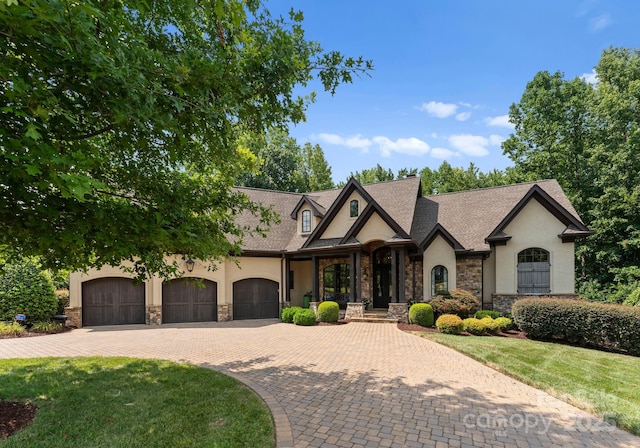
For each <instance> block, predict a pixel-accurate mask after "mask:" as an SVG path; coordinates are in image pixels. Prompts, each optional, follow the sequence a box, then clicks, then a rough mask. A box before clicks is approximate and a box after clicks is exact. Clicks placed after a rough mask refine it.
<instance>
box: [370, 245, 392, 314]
mask: <svg viewBox="0 0 640 448" xmlns="http://www.w3.org/2000/svg"><path fill="white" fill-rule="evenodd" d="M389 302H391V251H390V250H389V249H388V248H386V247H381V248H380V249H378V250H376V251H375V252H374V253H373V307H374V308H388V307H389Z"/></svg>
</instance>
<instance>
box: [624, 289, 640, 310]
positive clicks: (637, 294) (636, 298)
mask: <svg viewBox="0 0 640 448" xmlns="http://www.w3.org/2000/svg"><path fill="white" fill-rule="evenodd" d="M624 304H625V305H631V306H640V287H638V288H636V289H635V290H634V291H633V292H632V293H631V294H629V297H627V300H625V301H624Z"/></svg>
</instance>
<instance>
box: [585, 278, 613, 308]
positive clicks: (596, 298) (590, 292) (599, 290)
mask: <svg viewBox="0 0 640 448" xmlns="http://www.w3.org/2000/svg"><path fill="white" fill-rule="evenodd" d="M578 294H579V295H580V297H582V298H583V299H585V300H589V301H590V302H606V300H607V295H608V294H607V292H606V291H604V290H603V287H602V285H601V284H600V282H599V281H598V280H596V279H594V278H592V279H588V280H584V281H580V282H579V284H578Z"/></svg>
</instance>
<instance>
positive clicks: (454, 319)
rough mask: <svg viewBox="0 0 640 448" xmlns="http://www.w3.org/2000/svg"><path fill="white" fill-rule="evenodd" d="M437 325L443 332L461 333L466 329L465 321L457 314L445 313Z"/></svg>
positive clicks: (439, 318)
mask: <svg viewBox="0 0 640 448" xmlns="http://www.w3.org/2000/svg"><path fill="white" fill-rule="evenodd" d="M436 327H437V328H438V330H440V332H441V333H445V334H460V333H462V330H463V329H464V322H463V321H462V319H461V318H460V316H457V315H455V314H443V315H442V316H440V317H438V320H436Z"/></svg>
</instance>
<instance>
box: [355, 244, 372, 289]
mask: <svg viewBox="0 0 640 448" xmlns="http://www.w3.org/2000/svg"><path fill="white" fill-rule="evenodd" d="M372 269H373V267H372V266H371V256H367V255H364V254H362V256H361V257H360V294H361V295H362V297H359V298H358V300H362V299H369V300H372V299H373V297H372V294H373V293H372V291H371V287H372V285H373V272H372Z"/></svg>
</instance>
